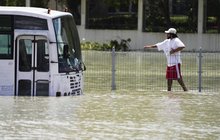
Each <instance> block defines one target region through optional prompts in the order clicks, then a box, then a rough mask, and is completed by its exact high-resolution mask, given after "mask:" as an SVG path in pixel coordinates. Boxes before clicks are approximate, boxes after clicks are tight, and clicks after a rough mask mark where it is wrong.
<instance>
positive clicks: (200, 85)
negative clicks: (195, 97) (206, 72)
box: [198, 47, 202, 92]
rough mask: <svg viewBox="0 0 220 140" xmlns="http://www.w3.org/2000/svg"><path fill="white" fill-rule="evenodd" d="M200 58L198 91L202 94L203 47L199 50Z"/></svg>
mask: <svg viewBox="0 0 220 140" xmlns="http://www.w3.org/2000/svg"><path fill="white" fill-rule="evenodd" d="M198 57H199V65H198V66H199V71H198V73H199V74H198V75H199V77H198V82H199V85H198V90H199V92H202V47H200V49H199V55H198Z"/></svg>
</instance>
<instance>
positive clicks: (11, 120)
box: [0, 91, 220, 140]
mask: <svg viewBox="0 0 220 140" xmlns="http://www.w3.org/2000/svg"><path fill="white" fill-rule="evenodd" d="M219 99H220V94H218V93H216V94H214V93H213V94H205V93H200V94H193V93H187V94H185V93H175V94H171V93H169V94H168V93H167V92H160V93H149V92H144V91H142V92H135V93H132V94H131V93H130V94H120V93H106V94H103V93H95V94H94V93H93V94H92V93H88V94H85V95H83V96H73V97H0V106H1V107H0V139H19V140H20V139H28V140H29V139H57V140H58V139H59V140H60V139H86V140H87V139H94V140H97V139H101V140H103V139H123V140H124V139H132V140H133V139H139V140H141V139H156V140H157V139H163V140H170V139H206V140H207V139H210V140H215V139H220V111H219V110H220V102H219Z"/></svg>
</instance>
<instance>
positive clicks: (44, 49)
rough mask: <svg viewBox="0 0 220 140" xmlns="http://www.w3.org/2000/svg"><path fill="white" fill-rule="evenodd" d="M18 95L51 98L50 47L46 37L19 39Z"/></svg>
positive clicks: (17, 58)
mask: <svg viewBox="0 0 220 140" xmlns="http://www.w3.org/2000/svg"><path fill="white" fill-rule="evenodd" d="M16 53H17V57H16V60H17V64H16V95H18V96H49V86H50V80H49V47H48V41H47V38H46V37H44V36H20V37H18V38H17V47H16Z"/></svg>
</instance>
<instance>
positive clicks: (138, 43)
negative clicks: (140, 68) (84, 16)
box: [78, 26, 220, 51]
mask: <svg viewBox="0 0 220 140" xmlns="http://www.w3.org/2000/svg"><path fill="white" fill-rule="evenodd" d="M78 31H79V36H80V39H81V41H82V39H83V38H85V41H91V42H100V43H104V42H105V43H107V42H109V41H110V40H115V39H119V37H120V38H122V39H127V38H131V43H130V45H131V48H130V49H132V50H139V49H143V46H144V45H146V44H148V45H150V44H155V43H157V42H160V41H162V40H164V39H165V38H166V34H164V33H146V32H141V31H132V30H91V29H89V30H88V29H83V28H81V27H80V26H78ZM178 36H179V38H180V39H181V40H182V41H183V42H184V44H185V45H186V47H187V49H185V50H188V51H192V50H198V49H199V48H200V47H202V49H203V50H207V51H208V50H211V51H220V34H200V35H199V34H189V33H186V34H178ZM200 36H201V37H200ZM200 38H201V39H200ZM200 41H201V43H200ZM199 44H202V46H201V45H199Z"/></svg>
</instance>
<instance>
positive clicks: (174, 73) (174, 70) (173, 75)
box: [166, 63, 182, 80]
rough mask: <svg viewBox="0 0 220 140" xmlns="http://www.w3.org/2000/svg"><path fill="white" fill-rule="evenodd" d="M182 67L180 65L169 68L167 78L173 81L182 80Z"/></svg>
mask: <svg viewBox="0 0 220 140" xmlns="http://www.w3.org/2000/svg"><path fill="white" fill-rule="evenodd" d="M180 66H181V64H180V63H179V64H178V65H174V66H170V67H168V66H167V71H166V78H167V79H173V80H177V79H180V78H182V75H181V70H180Z"/></svg>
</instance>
